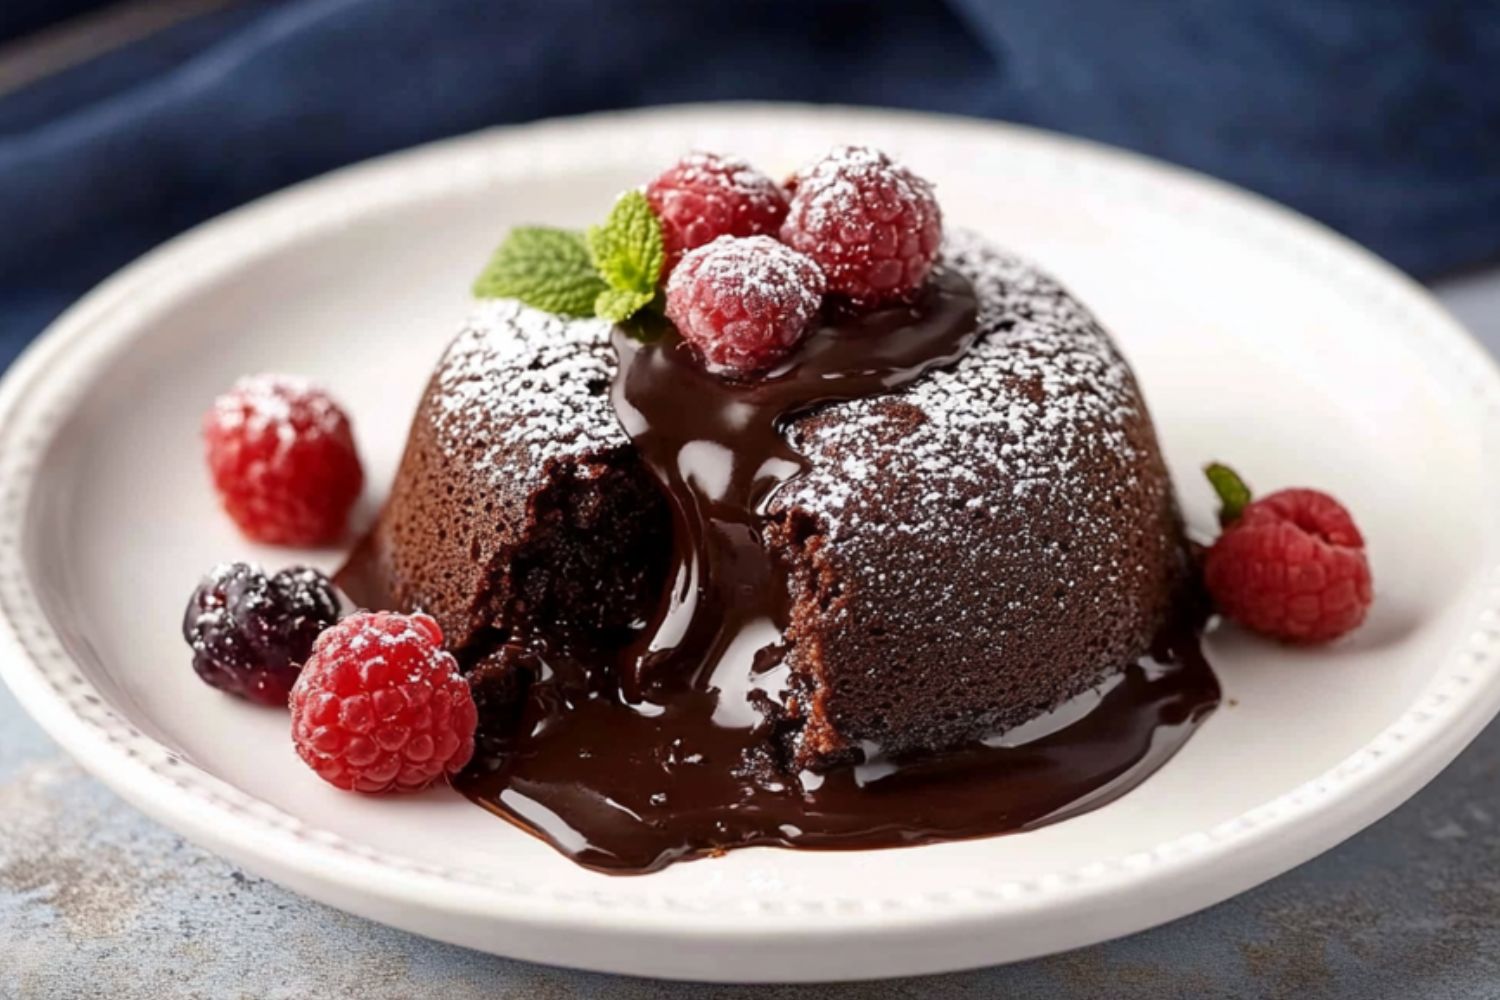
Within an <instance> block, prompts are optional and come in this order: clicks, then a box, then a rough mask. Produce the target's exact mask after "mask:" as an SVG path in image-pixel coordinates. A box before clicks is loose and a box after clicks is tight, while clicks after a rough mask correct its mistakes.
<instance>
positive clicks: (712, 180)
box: [646, 153, 787, 273]
mask: <svg viewBox="0 0 1500 1000" xmlns="http://www.w3.org/2000/svg"><path fill="white" fill-rule="evenodd" d="M646 200H647V201H648V202H650V203H651V209H652V211H654V212H655V213H656V217H657V218H658V219H660V220H661V228H662V237H663V239H664V241H665V243H666V249H667V265H666V270H665V271H664V272H663V273H668V272H670V271H671V270H672V269H673V268H675V267H676V266H677V262H678V261H679V260H681V259H682V255H683V254H684V253H686V252H687V251H689V250H692V249H694V248H695V247H701V246H703V245H704V244H706V243H712V242H713V241H714V240H716V239H718V238H719V237H720V236H761V235H769V236H775V235H776V231H777V230H778V229H780V228H781V220H782V219H785V218H786V208H787V197H786V192H785V191H783V190H782V189H781V186H780V185H779V184H777V183H776V182H775V181H773V180H771V178H769V177H767V176H766V175H765V174H763V173H761V172H760V171H758V170H756V169H755V168H754V167H752V166H750V164H748V163H746V162H745V161H744V160H742V159H740V158H738V157H734V156H720V155H718V154H717V153H689V154H688V155H687V156H684V157H683V158H682V159H680V160H678V161H677V162H676V163H674V164H673V165H672V166H670V167H668V168H667V169H666V170H664V171H662V173H661V175H660V176H658V177H657V178H656V179H655V180H654V181H652V182H651V183H650V184H648V185H646Z"/></svg>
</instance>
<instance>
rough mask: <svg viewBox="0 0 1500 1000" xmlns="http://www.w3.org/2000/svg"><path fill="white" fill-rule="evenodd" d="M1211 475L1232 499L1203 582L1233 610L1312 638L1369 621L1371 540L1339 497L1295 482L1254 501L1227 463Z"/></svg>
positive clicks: (1291, 635) (1286, 634)
mask: <svg viewBox="0 0 1500 1000" xmlns="http://www.w3.org/2000/svg"><path fill="white" fill-rule="evenodd" d="M1209 478H1210V480H1212V481H1213V482H1214V486H1215V488H1216V489H1218V490H1219V492H1220V496H1221V497H1223V499H1224V511H1223V514H1222V515H1221V518H1222V519H1223V520H1224V522H1225V528H1224V530H1223V532H1222V533H1221V534H1220V535H1219V538H1218V540H1217V541H1216V542H1214V544H1213V547H1212V548H1210V549H1209V550H1208V554H1207V556H1206V557H1205V558H1204V564H1203V581H1204V584H1205V585H1206V586H1207V588H1208V592H1209V595H1210V596H1211V597H1212V598H1213V600H1214V604H1215V605H1216V606H1217V607H1218V609H1219V610H1220V611H1221V612H1222V613H1223V614H1224V615H1225V616H1226V617H1228V618H1231V619H1233V620H1234V621H1237V622H1239V623H1240V624H1241V625H1243V626H1245V627H1246V628H1249V629H1251V630H1253V631H1256V632H1260V633H1263V634H1265V635H1269V636H1272V637H1273V638H1277V639H1281V640H1283V641H1286V642H1293V643H1307V644H1312V643H1321V642H1330V641H1332V640H1334V639H1337V638H1338V637H1339V636H1341V635H1344V634H1345V633H1347V632H1349V631H1351V630H1353V629H1354V628H1355V627H1356V626H1357V625H1359V623H1360V622H1362V621H1364V618H1365V613H1366V612H1367V611H1368V610H1369V608H1370V602H1371V599H1372V597H1373V591H1372V586H1371V581H1370V564H1369V561H1368V560H1367V559H1366V558H1365V541H1364V538H1363V537H1362V536H1361V535H1360V533H1359V529H1358V528H1357V527H1355V525H1354V519H1353V518H1351V517H1350V516H1349V512H1348V511H1347V510H1345V509H1344V508H1343V507H1342V506H1341V505H1340V504H1339V502H1338V501H1337V500H1335V499H1333V497H1331V496H1329V495H1328V494H1326V493H1320V492H1319V491H1317V490H1307V489H1291V490H1281V491H1280V492H1278V493H1272V494H1271V495H1270V496H1268V497H1265V498H1263V499H1261V500H1256V501H1253V502H1250V493H1249V490H1247V489H1246V488H1245V487H1244V484H1243V483H1241V482H1240V481H1239V479H1238V477H1236V476H1235V475H1234V473H1233V472H1231V471H1230V470H1228V469H1227V468H1225V467H1224V466H1221V465H1212V466H1209Z"/></svg>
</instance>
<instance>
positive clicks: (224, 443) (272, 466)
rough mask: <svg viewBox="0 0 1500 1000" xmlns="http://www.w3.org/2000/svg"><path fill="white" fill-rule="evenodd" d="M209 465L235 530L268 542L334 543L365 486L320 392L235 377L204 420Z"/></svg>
mask: <svg viewBox="0 0 1500 1000" xmlns="http://www.w3.org/2000/svg"><path fill="white" fill-rule="evenodd" d="M203 436H204V439H205V441H206V443H207V445H208V466H209V471H210V472H211V473H212V474H213V481H214V486H215V488H216V489H217V490H218V492H219V499H220V500H221V501H222V502H223V504H224V509H225V511H227V512H228V513H229V516H230V517H231V518H233V519H234V522H235V524H237V525H239V528H240V530H241V531H242V532H244V533H245V535H246V536H248V537H249V538H251V539H253V540H255V541H258V542H267V543H269V544H273V545H318V544H322V543H326V542H332V541H336V540H338V538H339V536H340V535H342V534H343V531H344V523H345V521H346V520H347V519H348V516H349V509H350V508H351V507H352V506H354V501H355V500H357V499H358V498H359V492H360V490H361V488H362V487H363V486H364V473H363V471H362V470H361V468H360V464H359V455H358V454H357V453H356V452H355V449H354V435H353V432H352V431H351V430H350V427H349V418H348V417H347V416H345V415H344V411H343V410H341V409H340V408H339V406H338V404H337V403H335V402H334V401H333V400H332V399H331V398H330V397H329V395H328V393H327V392H325V391H324V390H323V389H321V388H319V387H317V386H315V385H313V384H312V383H310V382H308V381H306V380H305V379H300V378H293V377H290V376H285V375H255V376H251V377H248V378H242V379H240V380H239V381H238V382H236V383H235V385H234V388H232V389H231V390H230V391H229V392H226V393H225V394H224V395H222V396H220V397H219V398H218V399H216V400H215V401H214V405H213V408H212V409H211V410H209V411H208V414H207V415H206V416H205V417H204V419H203Z"/></svg>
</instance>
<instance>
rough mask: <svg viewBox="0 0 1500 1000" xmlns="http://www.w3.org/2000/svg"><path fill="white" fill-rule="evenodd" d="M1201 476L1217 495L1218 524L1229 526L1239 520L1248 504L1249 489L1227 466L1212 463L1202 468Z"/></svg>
mask: <svg viewBox="0 0 1500 1000" xmlns="http://www.w3.org/2000/svg"><path fill="white" fill-rule="evenodd" d="M1203 474H1204V475H1205V476H1207V477H1208V481H1209V483H1211V484H1212V485H1213V488H1214V492H1215V493H1217V494H1218V495H1219V503H1220V505H1221V506H1220V507H1219V523H1220V524H1231V523H1233V522H1235V521H1238V520H1239V519H1240V515H1241V514H1242V513H1244V511H1245V507H1246V505H1248V504H1249V503H1250V487H1248V486H1246V485H1245V481H1244V480H1243V479H1241V478H1240V477H1239V474H1238V473H1237V472H1235V471H1234V470H1233V469H1231V468H1230V467H1229V466H1227V465H1223V464H1221V463H1219V462H1213V463H1211V464H1209V465H1206V466H1204V468H1203Z"/></svg>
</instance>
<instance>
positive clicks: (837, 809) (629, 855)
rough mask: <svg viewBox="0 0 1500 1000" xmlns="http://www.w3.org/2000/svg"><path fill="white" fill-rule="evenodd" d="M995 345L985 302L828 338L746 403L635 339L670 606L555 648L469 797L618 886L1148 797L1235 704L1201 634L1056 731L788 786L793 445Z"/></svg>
mask: <svg viewBox="0 0 1500 1000" xmlns="http://www.w3.org/2000/svg"><path fill="white" fill-rule="evenodd" d="M976 335H977V317H976V303H975V299H974V295H973V291H972V289H971V288H970V286H969V284H968V282H967V281H966V280H965V279H964V278H963V277H962V276H960V275H958V274H956V273H954V272H951V271H941V270H940V271H939V272H938V273H936V274H935V276H934V279H933V280H932V281H931V282H930V283H929V286H928V288H927V290H926V292H925V293H924V295H923V297H922V298H921V300H920V301H919V302H917V303H916V304H915V305H913V306H910V307H901V308H895V309H886V310H882V311H878V312H874V313H871V314H866V315H863V316H860V317H850V318H843V319H839V320H835V321H832V322H829V323H826V324H824V325H822V326H820V327H819V328H818V329H816V330H815V331H814V332H813V333H812V335H811V336H810V337H809V338H808V340H807V341H806V342H805V344H804V345H803V346H802V348H800V349H799V351H798V352H797V354H796V355H795V357H794V358H793V360H792V361H790V362H789V363H788V364H787V365H786V366H785V367H784V368H782V369H778V370H776V371H775V372H772V373H771V374H770V375H769V376H767V377H765V378H763V379H759V380H756V381H754V382H746V383H735V382H731V381H727V380H725V379H723V378H720V377H718V376H716V375H713V374H711V373H709V372H707V371H705V370H704V369H703V368H702V367H701V366H700V365H699V363H698V362H697V361H696V360H695V359H694V358H693V356H692V355H691V353H690V351H689V349H688V348H687V346H686V345H685V344H684V343H683V342H682V341H681V339H680V337H679V336H678V335H677V334H676V332H675V331H672V330H666V331H664V332H662V333H661V335H660V336H658V337H656V338H654V339H641V338H639V337H637V336H633V335H632V334H631V333H629V332H627V331H625V330H616V332H615V335H614V346H615V349H616V351H617V352H618V354H619V361H620V364H619V371H618V375H617V376H616V379H615V383H614V386H613V392H612V400H613V403H614V406H615V410H616V413H617V414H618V416H619V418H620V422H621V424H622V426H623V427H624V428H625V430H626V432H627V433H628V434H629V435H630V437H631V439H632V440H633V441H634V442H635V445H636V447H637V449H638V450H639V452H640V454H641V456H642V458H643V459H644V461H645V462H646V464H647V466H648V467H649V468H650V470H651V471H652V473H653V474H654V475H655V476H656V478H657V479H658V481H659V482H660V483H661V485H662V488H663V490H664V492H665V494H666V496H667V497H668V499H669V501H670V505H671V508H672V516H673V555H672V562H671V569H670V572H669V580H670V586H669V587H668V589H667V593H666V594H665V595H664V596H663V599H662V601H661V605H660V607H659V608H658V609H657V611H656V613H655V614H654V615H653V616H652V618H651V620H650V621H649V622H647V623H646V624H645V625H644V627H642V628H641V629H640V630H639V632H638V633H637V634H636V635H635V637H634V639H633V640H632V641H630V642H628V643H626V644H625V646H624V648H623V650H620V651H617V652H615V653H612V654H604V655H598V654H594V655H590V654H589V653H587V652H581V651H580V650H579V649H578V648H576V647H573V648H563V647H562V646H560V645H559V644H558V642H557V640H555V639H553V640H551V641H550V642H543V641H540V640H537V641H535V643H534V646H535V648H534V652H535V654H536V660H537V662H539V663H540V667H539V670H538V673H537V676H536V677H535V679H534V680H533V682H532V684H531V686H530V688H529V693H528V695H527V698H526V702H525V705H524V707H523V708H522V710H521V717H520V722H519V724H518V725H517V727H516V728H515V730H514V732H513V734H512V735H510V736H508V737H506V738H504V739H502V740H500V741H498V742H497V741H488V743H489V748H490V750H491V751H492V752H491V753H490V754H488V755H487V756H486V757H485V759H484V760H481V761H479V762H478V763H477V764H476V766H475V767H473V768H471V770H470V771H469V772H468V773H466V774H465V775H464V776H463V777H461V778H460V779H459V781H458V782H456V784H457V787H458V788H459V789H460V790H461V791H462V792H463V793H464V794H465V795H467V796H468V797H469V798H471V799H473V800H474V801H475V802H477V803H479V804H480V805H482V806H483V807H484V808H486V809H488V810H490V811H492V812H494V813H497V814H499V815H501V816H504V817H505V818H506V819H509V820H510V821H512V822H514V823H516V824H518V825H520V826H522V827H523V828H525V829H527V830H530V831H531V832H533V833H535V834H536V835H537V836H539V837H541V838H542V839H544V840H546V841H548V842H549V843H551V844H552V845H553V846H555V847H556V848H557V849H558V850H559V851H561V852H563V853H564V854H566V855H567V856H569V857H571V858H572V859H574V860H575V861H577V862H578V863H580V864H583V865H586V866H588V867H590V868H595V869H598V870H601V871H608V872H614V873H639V872H649V871H654V870H656V869H659V868H661V867H663V866H664V865H667V864H669V863H671V862H672V861H674V860H678V859H680V858H686V857H694V856H699V855H704V854H716V853H720V852H722V851H724V850H726V849H728V848H732V847H739V846H746V845H750V844H778V845H783V846H789V847H808V848H870V847H892V846H899V845H905V844H920V843H929V842H934V841H942V840H954V839H961V838H968V837H977V836H984V835H990V834H997V833H1004V832H1010V831H1016V830H1023V829H1027V828H1030V827H1034V826H1037V825H1040V824H1043V823H1048V822H1054V821H1056V820H1059V819H1062V818H1065V817H1067V816H1071V815H1074V814H1076V813H1079V812H1082V811H1084V810H1087V809H1092V808H1095V807H1097V806H1099V805H1101V804H1103V803H1104V802H1107V801H1109V800H1111V799H1113V798H1115V797H1117V796H1119V795H1121V794H1123V793H1124V792H1125V791H1127V790H1129V789H1130V788H1133V787H1134V786H1135V785H1137V784H1139V783H1140V782H1141V781H1142V780H1143V779H1144V778H1145V777H1146V776H1147V775H1149V774H1150V773H1151V772H1152V771H1154V770H1155V769H1156V768H1157V767H1159V766H1160V765H1161V764H1162V763H1163V762H1164V761H1165V760H1166V759H1167V758H1169V757H1170V756H1171V755H1172V754H1173V753H1175V752H1176V751H1177V749H1178V748H1179V747H1180V746H1181V745H1182V744H1183V742H1184V741H1185V740H1186V739H1187V737H1188V735H1189V734H1190V733H1191V731H1192V730H1193V728H1194V727H1195V725H1196V724H1197V723H1198V722H1199V721H1200V720H1201V719H1202V718H1204V717H1205V716H1206V715H1207V714H1208V713H1209V712H1210V711H1211V710H1212V709H1213V707H1214V706H1215V705H1216V704H1217V703H1218V698H1219V690H1218V685H1217V683H1216V681H1215V680H1214V677H1213V674H1212V672H1211V671H1210V670H1209V668H1208V666H1207V664H1206V663H1205V662H1204V661H1203V658H1202V656H1201V654H1200V653H1199V650H1198V643H1197V637H1196V634H1195V632H1194V631H1193V630H1192V629H1191V628H1183V629H1181V630H1179V631H1170V632H1168V633H1165V634H1164V635H1163V636H1161V637H1160V639H1159V640H1158V643H1157V647H1156V649H1154V650H1153V653H1152V656H1151V657H1150V658H1148V659H1146V660H1143V661H1142V662H1141V663H1137V664H1131V665H1128V666H1126V667H1125V669H1124V670H1122V671H1120V672H1118V673H1116V674H1114V675H1112V677H1111V679H1110V680H1109V681H1108V682H1107V683H1106V684H1105V685H1104V686H1103V687H1101V688H1100V689H1098V690H1095V691H1091V692H1088V693H1086V694H1084V695H1081V696H1079V697H1078V698H1075V699H1074V700H1072V701H1070V702H1068V703H1067V704H1065V705H1063V706H1062V707H1060V708H1059V709H1057V710H1056V711H1054V712H1052V713H1050V714H1049V715H1047V716H1044V717H1042V718H1039V719H1036V720H1033V721H1032V722H1029V723H1027V724H1026V725H1024V726H1021V727H1019V728H1017V729H1013V730H1010V731H1009V732H1006V733H1002V734H1000V735H999V736H998V737H996V738H993V739H989V740H985V741H980V742H976V743H974V744H972V745H970V746H966V747H962V748H959V749H957V750H953V751H950V752H947V753H944V754H941V755H936V756H931V757H926V758H921V759H912V760H891V759H887V758H884V757H882V756H881V755H880V754H879V752H878V748H869V750H870V753H869V756H868V759H867V761H866V763H863V764H860V765H858V766H854V767H849V768H843V769H839V770H835V771H832V772H830V773H827V774H812V773H807V772H804V773H801V774H788V773H786V772H785V771H783V770H782V769H780V768H779V767H778V766H777V763H776V761H775V759H774V753H773V751H772V749H771V747H772V746H773V741H772V739H771V737H772V735H773V728H772V727H773V724H772V723H771V722H769V721H768V720H767V718H766V716H765V714H764V713H763V712H762V710H761V708H760V707H759V706H761V705H763V704H765V703H766V702H767V701H769V702H772V703H779V702H780V701H781V699H782V697H783V694H784V692H783V690H782V685H783V684H784V680H785V669H784V668H781V666H780V661H781V654H782V652H783V651H782V648H781V646H780V640H781V635H782V631H783V630H784V628H785V626H786V624H787V621H788V615H789V607H790V596H789V595H788V593H787V587H786V582H785V573H784V572H781V571H779V570H778V567H776V566H775V565H773V563H772V560H771V558H770V556H769V555H768V554H767V552H766V548H765V545H764V544H763V539H762V534H761V532H762V525H763V519H764V515H765V512H766V509H767V507H768V505H769V503H770V501H771V498H772V497H773V495H774V494H775V491H776V489H777V487H778V486H780V485H781V484H782V483H785V482H787V481H788V480H789V479H791V478H792V477H795V476H796V475H798V474H799V473H800V472H801V471H802V470H803V468H804V467H805V465H804V462H805V460H804V459H803V458H802V457H801V456H800V455H798V454H797V453H796V452H795V451H794V450H793V449H792V448H791V446H790V445H789V444H788V442H787V441H786V439H785V437H784V436H783V430H784V427H785V424H786V422H787V420H788V419H789V418H791V417H792V416H795V415H796V414H798V413H802V412H805V411H806V410H808V409H809V408H811V407H814V406H817V405H819V404H821V403H827V402H832V401H835V400H842V399H850V398H855V397H859V396H866V395H870V394H874V393H879V392H884V391H888V390H890V389H893V388H895V387H898V386H900V385H903V384H905V383H907V382H910V381H912V380H913V379H916V378H919V377H921V376H922V375H923V374H924V373H926V372H928V371H930V370H932V369H933V368H936V367H940V366H943V365H948V364H951V363H953V362H955V361H956V360H958V359H959V358H960V357H962V355H963V354H964V352H965V351H967V350H968V348H969V347H970V345H971V344H972V343H973V340H974V338H975V336H976Z"/></svg>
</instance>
